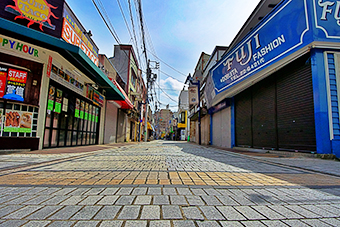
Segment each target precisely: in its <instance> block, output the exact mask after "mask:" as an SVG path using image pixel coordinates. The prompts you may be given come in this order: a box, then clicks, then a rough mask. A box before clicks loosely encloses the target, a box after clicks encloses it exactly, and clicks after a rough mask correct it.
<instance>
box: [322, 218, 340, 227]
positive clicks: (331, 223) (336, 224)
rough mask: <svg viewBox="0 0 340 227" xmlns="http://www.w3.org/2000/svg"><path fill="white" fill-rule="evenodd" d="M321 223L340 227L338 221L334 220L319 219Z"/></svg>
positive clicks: (339, 221)
mask: <svg viewBox="0 0 340 227" xmlns="http://www.w3.org/2000/svg"><path fill="white" fill-rule="evenodd" d="M319 220H320V221H322V222H325V223H327V224H329V225H331V226H340V219H336V218H321V219H319Z"/></svg>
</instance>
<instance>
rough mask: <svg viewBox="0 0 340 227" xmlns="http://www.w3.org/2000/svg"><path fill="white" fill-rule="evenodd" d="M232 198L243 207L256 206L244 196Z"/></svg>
mask: <svg viewBox="0 0 340 227" xmlns="http://www.w3.org/2000/svg"><path fill="white" fill-rule="evenodd" d="M230 198H232V199H233V200H235V201H236V202H237V203H238V204H240V205H241V206H252V205H256V204H255V203H253V202H252V201H250V200H249V199H247V198H246V197H243V196H230Z"/></svg>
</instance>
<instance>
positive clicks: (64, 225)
mask: <svg viewBox="0 0 340 227" xmlns="http://www.w3.org/2000/svg"><path fill="white" fill-rule="evenodd" d="M75 222H76V221H52V223H51V224H50V225H49V226H48V227H71V226H72V225H74V223H75Z"/></svg>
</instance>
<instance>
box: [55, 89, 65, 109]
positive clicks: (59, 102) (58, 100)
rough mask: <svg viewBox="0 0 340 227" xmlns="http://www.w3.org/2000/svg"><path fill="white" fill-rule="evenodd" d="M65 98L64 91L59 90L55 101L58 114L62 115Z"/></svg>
mask: <svg viewBox="0 0 340 227" xmlns="http://www.w3.org/2000/svg"><path fill="white" fill-rule="evenodd" d="M62 97H63V91H62V90H59V89H57V96H56V99H55V107H54V112H56V113H61V100H62Z"/></svg>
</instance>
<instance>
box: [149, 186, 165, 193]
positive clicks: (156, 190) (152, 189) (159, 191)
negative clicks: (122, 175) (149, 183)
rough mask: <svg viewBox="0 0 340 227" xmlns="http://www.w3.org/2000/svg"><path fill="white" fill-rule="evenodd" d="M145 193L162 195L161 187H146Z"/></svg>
mask: <svg viewBox="0 0 340 227" xmlns="http://www.w3.org/2000/svg"><path fill="white" fill-rule="evenodd" d="M147 195H162V189H161V188H159V187H157V188H156V187H155V188H148V193H147Z"/></svg>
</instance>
